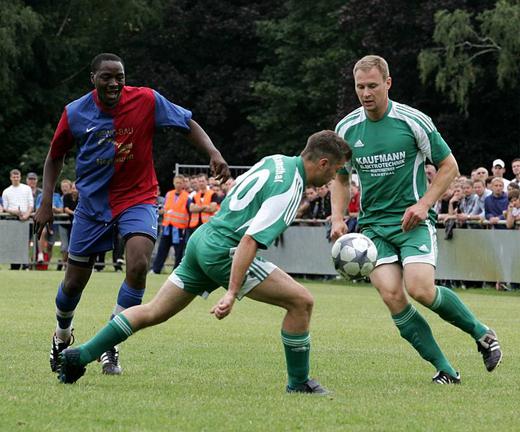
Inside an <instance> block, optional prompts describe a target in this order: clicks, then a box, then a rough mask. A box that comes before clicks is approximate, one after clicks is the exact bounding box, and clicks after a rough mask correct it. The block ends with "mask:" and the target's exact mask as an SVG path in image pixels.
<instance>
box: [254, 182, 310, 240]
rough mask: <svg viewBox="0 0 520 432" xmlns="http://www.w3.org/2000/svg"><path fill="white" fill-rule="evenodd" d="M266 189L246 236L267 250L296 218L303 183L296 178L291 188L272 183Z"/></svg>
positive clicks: (282, 184)
mask: <svg viewBox="0 0 520 432" xmlns="http://www.w3.org/2000/svg"><path fill="white" fill-rule="evenodd" d="M264 188H265V189H264V191H263V194H262V195H263V203H262V205H261V207H260V210H259V211H258V213H257V214H256V215H255V217H254V218H253V221H252V222H251V224H250V225H249V228H248V229H247V231H246V233H245V234H247V235H250V236H251V237H253V238H254V239H255V240H256V242H257V243H259V244H260V245H261V247H262V248H266V249H267V248H268V247H269V246H270V245H271V243H272V242H273V241H274V240H275V239H276V238H277V237H278V236H279V235H280V234H282V233H283V232H284V231H285V230H286V229H287V227H288V226H289V225H290V224H291V223H292V221H293V220H294V218H295V217H296V211H297V210H298V205H299V204H300V201H301V198H302V194H303V181H302V180H301V178H300V177H298V176H294V180H293V181H292V184H291V185H290V187H289V188H287V183H285V184H284V183H276V182H271V183H269V184H267V185H265V186H264Z"/></svg>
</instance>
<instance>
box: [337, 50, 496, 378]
mask: <svg viewBox="0 0 520 432" xmlns="http://www.w3.org/2000/svg"><path fill="white" fill-rule="evenodd" d="M354 80H355V87H356V93H357V96H358V98H359V101H360V102H361V105H362V106H361V107H360V108H358V109H356V110H355V111H353V112H352V113H350V114H349V115H347V116H346V117H345V118H344V119H342V120H341V121H340V122H339V123H338V124H337V126H336V132H337V133H338V135H340V136H341V137H343V138H344V139H345V140H346V141H347V142H348V143H350V145H351V147H352V161H351V163H350V164H348V165H347V166H346V167H344V168H343V169H342V170H340V171H339V172H338V175H337V176H336V179H335V180H334V182H333V187H332V230H331V234H332V237H333V239H335V238H337V237H339V236H340V235H342V234H344V233H346V231H347V228H346V225H345V223H344V222H343V216H344V214H345V209H346V206H347V203H348V189H349V182H348V178H349V176H348V171H349V169H350V168H353V169H355V170H356V172H357V174H358V176H359V187H360V193H361V203H360V212H359V220H358V224H359V226H360V229H361V232H362V233H363V234H365V235H366V236H368V237H370V238H371V239H372V240H373V242H374V243H375V245H376V246H377V250H378V257H377V266H376V268H375V270H374V271H373V272H372V274H371V275H370V280H371V282H372V284H373V285H374V286H375V287H376V288H377V290H378V291H379V294H380V295H381V298H382V299H383V301H384V303H385V304H386V306H387V307H388V309H389V310H390V313H391V314H392V319H393V321H394V323H395V325H396V326H397V328H398V329H399V332H400V334H401V336H402V337H403V338H404V339H406V340H407V341H408V342H409V343H410V344H411V345H412V346H413V347H414V348H415V349H416V350H417V352H418V353H419V354H420V355H421V357H423V358H424V359H425V360H427V361H429V362H430V363H431V364H433V366H434V367H435V368H436V370H437V373H436V374H435V376H434V377H433V382H434V383H437V384H458V383H460V374H459V373H458V372H457V371H456V370H455V369H454V368H453V366H452V365H451V363H450V362H449V361H448V359H447V358H446V356H445V355H444V354H443V352H442V351H441V349H440V348H439V346H438V345H437V342H436V341H435V339H434V337H433V335H432V332H431V329H430V327H429V325H428V323H427V322H426V320H425V319H424V318H423V317H422V315H421V314H420V313H419V311H418V310H417V309H416V308H415V307H414V306H413V305H412V304H410V302H409V301H408V297H407V293H408V294H409V295H410V296H411V297H412V298H413V299H414V300H416V301H418V302H419V303H421V304H422V305H424V306H426V307H427V308H429V309H430V310H432V311H434V312H435V313H437V314H438V315H439V316H440V317H441V318H442V319H444V320H445V321H448V322H449V323H451V324H453V325H455V326H457V327H458V328H460V329H461V330H463V331H465V332H466V333H468V334H470V335H471V336H472V337H473V338H474V339H475V341H476V342H477V347H478V350H479V351H480V352H481V353H482V356H483V359H484V364H485V366H486V369H487V370H488V371H490V372H491V371H492V370H494V369H495V368H496V367H497V366H498V364H499V363H500V361H501V359H502V352H501V349H500V345H499V342H498V339H497V337H496V333H495V332H494V331H493V330H491V329H490V328H488V327H487V326H486V325H484V324H483V323H481V322H480V321H479V320H477V318H476V317H475V316H474V314H473V313H472V312H471V311H470V310H469V309H468V307H467V306H466V305H464V303H462V301H461V300H460V299H459V297H458V296H457V295H456V294H455V293H454V292H453V291H451V290H450V289H448V288H446V287H442V286H435V265H436V258H437V242H436V231H435V213H434V211H433V210H432V206H433V204H434V203H435V202H436V201H437V200H438V199H439V198H440V196H441V195H442V194H443V193H444V192H445V190H446V189H447V188H448V186H449V185H450V183H451V181H452V180H453V179H454V178H455V176H456V175H457V173H458V166H457V161H456V160H455V158H454V157H453V155H452V154H451V150H450V148H449V147H448V145H447V144H446V143H445V141H444V140H443V138H442V137H441V135H440V134H439V132H438V131H437V129H436V128H435V126H434V124H433V123H432V120H431V119H430V118H429V117H428V116H426V115H425V114H423V113H422V112H420V111H418V110H416V109H414V108H411V107H409V106H407V105H403V104H400V103H397V102H394V101H391V100H390V99H389V98H388V91H389V89H390V87H391V84H392V79H391V77H390V74H389V70H388V64H387V63H386V61H385V60H384V59H383V58H381V57H379V56H374V55H369V56H366V57H363V58H362V59H361V60H359V61H358V62H357V63H356V65H355V66H354ZM427 160H430V161H431V162H433V163H434V164H436V165H438V166H439V171H438V173H437V176H436V177H435V180H434V181H433V182H432V184H431V186H430V187H429V188H427V179H426V173H425V169H424V165H425V163H426V161H427Z"/></svg>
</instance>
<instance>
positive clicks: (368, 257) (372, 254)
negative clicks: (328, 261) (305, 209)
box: [332, 233, 377, 280]
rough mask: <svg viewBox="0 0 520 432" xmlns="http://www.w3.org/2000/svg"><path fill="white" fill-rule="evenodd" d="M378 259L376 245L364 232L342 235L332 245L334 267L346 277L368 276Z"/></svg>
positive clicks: (360, 277)
mask: <svg viewBox="0 0 520 432" xmlns="http://www.w3.org/2000/svg"><path fill="white" fill-rule="evenodd" d="M376 260H377V248H376V245H375V244H374V243H373V242H372V240H370V239H369V238H368V237H367V236H365V235H363V234H358V233H350V234H345V235H342V236H341V237H340V238H339V239H337V240H336V242H335V243H334V246H332V261H333V263H334V268H335V269H336V271H337V272H338V273H339V274H340V275H341V276H343V277H344V278H345V279H350V280H356V279H362V278H364V277H367V276H368V275H369V274H370V272H371V271H372V270H374V267H375V266H376Z"/></svg>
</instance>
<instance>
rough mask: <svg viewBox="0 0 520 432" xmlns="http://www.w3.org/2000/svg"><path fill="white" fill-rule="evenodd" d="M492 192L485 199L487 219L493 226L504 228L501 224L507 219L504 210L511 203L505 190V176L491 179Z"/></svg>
mask: <svg viewBox="0 0 520 432" xmlns="http://www.w3.org/2000/svg"><path fill="white" fill-rule="evenodd" d="M491 192H492V194H491V195H489V196H488V197H487V198H486V200H485V201H484V206H485V210H486V220H487V221H488V222H489V223H490V224H491V225H493V228H499V229H503V228H504V226H502V225H499V222H500V221H503V220H505V216H504V214H505V213H504V212H505V211H506V210H507V206H508V205H509V202H508V200H507V194H506V193H505V192H504V179H503V178H501V177H495V178H494V179H493V180H492V181H491Z"/></svg>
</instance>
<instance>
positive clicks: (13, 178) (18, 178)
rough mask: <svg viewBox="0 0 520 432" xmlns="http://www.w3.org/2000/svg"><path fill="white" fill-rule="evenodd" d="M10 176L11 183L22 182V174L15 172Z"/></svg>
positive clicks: (17, 183)
mask: <svg viewBox="0 0 520 432" xmlns="http://www.w3.org/2000/svg"><path fill="white" fill-rule="evenodd" d="M9 178H10V179H11V184H12V185H13V186H18V185H19V184H20V181H21V179H22V176H21V175H20V174H15V173H13V174H11V175H10V177H9Z"/></svg>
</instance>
